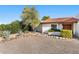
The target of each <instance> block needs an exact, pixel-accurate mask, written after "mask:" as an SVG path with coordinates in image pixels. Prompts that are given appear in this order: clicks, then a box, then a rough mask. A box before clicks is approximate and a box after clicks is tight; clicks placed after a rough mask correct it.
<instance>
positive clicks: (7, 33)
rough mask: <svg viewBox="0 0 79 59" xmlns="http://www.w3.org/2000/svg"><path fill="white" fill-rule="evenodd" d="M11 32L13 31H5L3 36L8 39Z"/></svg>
mask: <svg viewBox="0 0 79 59" xmlns="http://www.w3.org/2000/svg"><path fill="white" fill-rule="evenodd" d="M10 33H11V32H10V31H3V34H2V37H3V38H5V39H8V37H9V35H10Z"/></svg>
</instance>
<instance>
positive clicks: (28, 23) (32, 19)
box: [22, 6, 40, 30]
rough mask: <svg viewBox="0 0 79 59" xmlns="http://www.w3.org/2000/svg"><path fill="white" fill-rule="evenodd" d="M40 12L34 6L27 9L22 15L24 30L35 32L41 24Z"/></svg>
mask: <svg viewBox="0 0 79 59" xmlns="http://www.w3.org/2000/svg"><path fill="white" fill-rule="evenodd" d="M38 16H39V15H38V12H37V10H36V9H35V7H34V6H32V7H28V8H27V7H25V8H24V10H23V13H22V25H23V29H24V30H26V29H27V30H29V29H32V30H34V28H35V27H37V26H38V25H39V23H40V20H39V18H38Z"/></svg>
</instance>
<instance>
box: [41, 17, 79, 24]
mask: <svg viewBox="0 0 79 59" xmlns="http://www.w3.org/2000/svg"><path fill="white" fill-rule="evenodd" d="M77 21H79V19H76V18H73V17H67V18H54V19H51V18H49V19H47V20H45V21H42V22H41V23H64V22H65V23H66V22H72V23H73V22H77Z"/></svg>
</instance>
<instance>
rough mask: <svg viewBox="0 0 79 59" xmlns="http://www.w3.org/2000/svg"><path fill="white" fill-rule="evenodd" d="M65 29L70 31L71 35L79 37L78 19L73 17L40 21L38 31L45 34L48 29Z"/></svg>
mask: <svg viewBox="0 0 79 59" xmlns="http://www.w3.org/2000/svg"><path fill="white" fill-rule="evenodd" d="M52 28H53V29H59V30H62V29H66V30H72V32H73V35H76V36H79V19H77V18H74V17H66V18H54V19H51V18H49V19H46V20H44V21H41V24H40V25H39V31H41V32H42V33H44V32H47V31H48V30H49V29H52Z"/></svg>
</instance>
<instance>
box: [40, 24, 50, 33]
mask: <svg viewBox="0 0 79 59" xmlns="http://www.w3.org/2000/svg"><path fill="white" fill-rule="evenodd" d="M49 29H51V24H42V32H46V31H48V30H49Z"/></svg>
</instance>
